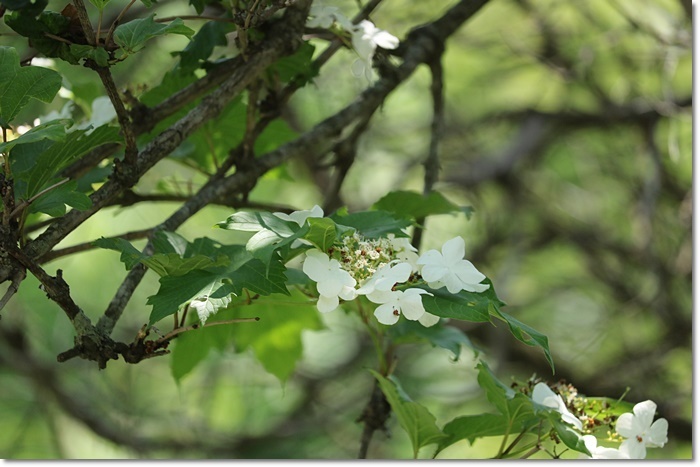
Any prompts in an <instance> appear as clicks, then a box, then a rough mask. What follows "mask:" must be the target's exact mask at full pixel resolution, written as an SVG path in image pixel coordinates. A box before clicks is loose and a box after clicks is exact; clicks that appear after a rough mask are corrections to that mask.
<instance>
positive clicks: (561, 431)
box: [542, 410, 591, 456]
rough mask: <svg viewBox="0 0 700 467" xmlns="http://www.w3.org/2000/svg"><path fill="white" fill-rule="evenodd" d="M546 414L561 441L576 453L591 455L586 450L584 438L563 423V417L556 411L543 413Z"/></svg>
mask: <svg viewBox="0 0 700 467" xmlns="http://www.w3.org/2000/svg"><path fill="white" fill-rule="evenodd" d="M542 413H544V414H545V418H546V419H547V420H549V423H551V424H552V428H554V431H555V432H556V433H557V435H559V439H560V440H561V441H562V442H563V443H564V444H565V445H566V446H567V447H568V448H570V449H573V450H574V451H578V452H582V453H584V454H586V455H587V456H590V455H591V453H590V451H589V450H588V448H586V443H584V441H583V436H582V435H581V433H579V432H578V431H576V430H574V429H573V428H572V427H571V425H569V424H568V423H564V422H562V421H561V415H560V414H559V413H558V412H556V411H554V410H549V411H547V412H542Z"/></svg>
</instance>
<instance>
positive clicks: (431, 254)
mask: <svg viewBox="0 0 700 467" xmlns="http://www.w3.org/2000/svg"><path fill="white" fill-rule="evenodd" d="M416 263H418V264H420V265H428V264H438V265H440V266H443V264H442V263H443V258H442V254H441V253H440V252H439V251H437V250H428V251H426V252H425V253H423V254H422V255H420V257H419V258H418V261H416Z"/></svg>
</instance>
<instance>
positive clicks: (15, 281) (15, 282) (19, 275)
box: [0, 268, 27, 310]
mask: <svg viewBox="0 0 700 467" xmlns="http://www.w3.org/2000/svg"><path fill="white" fill-rule="evenodd" d="M26 277H27V272H26V270H25V269H24V268H21V269H18V270H17V272H16V273H15V275H14V276H13V277H12V282H11V283H10V286H9V287H8V288H7V291H6V292H5V295H4V296H3V297H2V300H0V310H2V309H3V308H5V305H7V302H9V301H10V299H11V298H12V296H13V295H14V294H16V293H17V291H18V290H19V284H20V283H21V282H22V281H23V280H24V279H25V278H26Z"/></svg>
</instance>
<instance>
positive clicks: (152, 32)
mask: <svg viewBox="0 0 700 467" xmlns="http://www.w3.org/2000/svg"><path fill="white" fill-rule="evenodd" d="M154 17H155V14H153V15H151V16H148V17H146V18H139V19H135V20H133V21H129V22H128V23H124V24H121V25H119V26H118V27H117V29H115V30H114V42H116V43H117V44H118V45H119V46H121V47H122V48H123V49H124V50H125V51H127V52H128V53H133V52H136V51H138V50H139V49H140V48H141V47H142V46H143V44H144V43H145V42H146V41H148V40H149V39H152V38H154V37H158V36H162V35H165V34H181V35H183V36H186V37H188V38H190V37H192V35H193V34H194V31H193V30H192V29H190V28H188V27H187V26H185V25H184V24H183V22H182V20H181V19H180V18H177V19H176V20H174V21H173V22H172V23H170V24H161V23H156V22H155V21H154V20H153V18H154Z"/></svg>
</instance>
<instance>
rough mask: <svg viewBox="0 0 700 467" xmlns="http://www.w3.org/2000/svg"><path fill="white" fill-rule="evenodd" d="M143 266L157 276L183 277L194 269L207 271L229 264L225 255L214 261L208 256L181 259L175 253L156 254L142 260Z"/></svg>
mask: <svg viewBox="0 0 700 467" xmlns="http://www.w3.org/2000/svg"><path fill="white" fill-rule="evenodd" d="M141 262H142V263H143V264H145V265H146V266H148V267H149V268H151V269H152V270H153V272H155V273H156V274H158V275H159V276H161V277H163V276H184V275H185V274H187V273H188V272H190V271H192V270H195V269H207V268H217V267H222V266H227V265H228V264H229V262H230V260H229V258H228V257H227V256H225V255H220V256H219V257H218V258H216V259H212V258H211V257H209V256H204V255H195V256H192V257H189V258H183V257H182V256H180V255H179V254H177V253H157V254H154V255H153V256H151V257H148V258H143V259H142V260H141Z"/></svg>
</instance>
